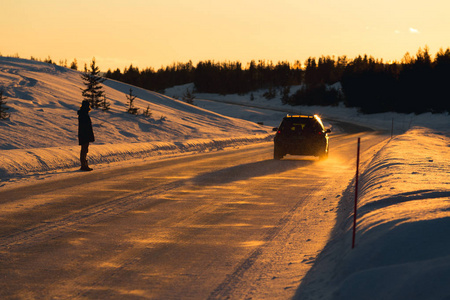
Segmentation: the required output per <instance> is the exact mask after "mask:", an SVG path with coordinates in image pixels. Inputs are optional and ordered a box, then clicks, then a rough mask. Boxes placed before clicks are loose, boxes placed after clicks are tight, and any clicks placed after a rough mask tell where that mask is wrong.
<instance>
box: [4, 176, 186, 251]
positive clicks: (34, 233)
mask: <svg viewBox="0 0 450 300" xmlns="http://www.w3.org/2000/svg"><path fill="white" fill-rule="evenodd" d="M185 181H186V180H178V181H175V182H171V183H168V184H164V185H161V186H157V187H156V188H155V187H151V188H149V189H151V191H149V190H146V191H139V192H136V193H133V194H131V195H129V194H128V195H125V196H122V197H119V198H115V199H113V200H109V201H104V202H101V203H98V204H95V205H92V206H89V207H87V208H85V209H82V210H80V211H76V212H74V213H71V214H69V215H64V216H63V217H60V218H57V219H53V220H51V221H43V222H42V223H44V224H40V225H37V226H34V227H31V228H27V229H25V230H23V231H20V232H17V233H13V234H9V235H6V236H3V237H2V239H1V242H0V252H1V251H2V250H5V249H8V250H9V251H10V250H14V249H16V248H23V247H31V246H33V245H36V244H38V243H41V242H44V241H46V240H49V239H54V238H56V237H59V236H63V235H65V234H67V233H70V232H73V231H75V230H77V229H79V228H81V227H83V226H88V225H92V224H95V223H98V222H100V221H103V220H105V219H107V218H110V217H113V216H117V215H120V214H123V213H126V212H128V211H130V210H133V209H136V208H139V207H142V206H145V205H147V206H149V205H150V206H156V205H159V204H161V203H164V202H167V200H163V199H156V200H155V199H154V198H152V196H155V195H158V194H162V193H165V192H167V191H169V190H172V189H175V188H177V187H180V186H182V185H183V184H184V183H185Z"/></svg>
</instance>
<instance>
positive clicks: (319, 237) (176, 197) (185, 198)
mask: <svg viewBox="0 0 450 300" xmlns="http://www.w3.org/2000/svg"><path fill="white" fill-rule="evenodd" d="M360 136H361V137H363V144H362V150H363V158H362V161H363V163H365V162H367V161H368V160H370V159H371V157H372V155H373V154H374V153H375V152H376V150H378V149H379V148H380V147H381V146H382V145H384V142H385V140H386V136H384V135H380V134H377V133H376V132H366V133H359V134H352V135H349V134H335V135H333V136H332V138H331V141H330V152H331V153H330V158H329V159H328V160H327V161H317V160H315V159H308V158H306V159H305V158H302V157H289V156H288V157H287V158H286V159H284V160H282V161H274V160H272V145H273V144H272V143H263V144H257V145H253V146H247V147H242V148H240V149H234V150H226V151H219V152H213V153H207V154H197V155H192V156H186V157H179V158H172V159H167V160H161V161H157V162H152V163H146V164H143V165H139V166H133V167H130V168H125V169H123V168H122V169H106V170H97V171H94V172H92V173H87V174H85V173H82V174H80V175H79V176H78V175H77V176H76V177H71V178H67V179H62V180H58V181H51V182H50V181H48V182H44V183H40V184H37V185H34V186H27V187H26V188H20V189H9V190H4V191H0V236H1V241H0V277H1V278H2V280H1V283H0V298H2V299H6V298H46V299H48V298H52V299H53V298H55V299H59V298H60V299H63V298H64V299H70V298H88V299H119V298H120V299H139V298H141V297H142V298H151V299H180V298H183V299H185V298H190V299H207V298H211V299H220V298H227V297H230V298H232V299H243V298H254V299H277V298H278V299H287V298H289V297H292V296H293V295H294V294H295V292H296V289H297V287H298V286H299V284H300V281H301V279H302V277H303V276H304V275H305V274H306V272H307V271H308V270H309V269H310V267H311V266H312V264H313V262H314V259H315V257H316V255H317V254H318V253H319V251H320V250H321V249H322V248H323V246H324V245H325V244H326V241H327V238H328V237H329V234H330V232H331V230H332V228H333V225H334V221H335V218H336V211H337V209H336V208H337V204H338V202H339V199H340V196H341V195H342V193H343V191H344V190H345V188H346V187H347V185H348V184H349V183H350V181H351V180H352V178H353V176H354V163H355V158H354V155H355V151H356V139H357V137H360Z"/></svg>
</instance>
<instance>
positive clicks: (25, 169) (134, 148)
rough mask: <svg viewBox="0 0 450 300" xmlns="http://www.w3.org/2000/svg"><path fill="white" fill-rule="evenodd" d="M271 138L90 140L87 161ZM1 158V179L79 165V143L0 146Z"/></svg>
mask: <svg viewBox="0 0 450 300" xmlns="http://www.w3.org/2000/svg"><path fill="white" fill-rule="evenodd" d="M272 138H273V137H272V135H269V134H266V135H252V136H246V137H231V138H218V139H215V140H211V139H192V140H187V141H180V142H173V141H168V142H151V143H120V144H106V145H95V144H93V145H91V146H90V149H89V163H91V164H101V163H111V162H118V161H126V160H132V159H144V158H148V157H155V156H162V155H170V154H172V155H173V154H181V153H186V152H191V153H198V152H209V151H215V150H221V149H223V148H227V147H238V146H240V145H245V144H249V143H257V142H264V141H269V140H271V139H272ZM0 161H1V162H2V163H1V165H0V178H2V179H3V180H8V179H10V178H12V177H17V176H23V175H28V174H32V173H42V172H50V171H55V170H63V169H70V168H78V167H79V164H80V147H79V146H62V147H49V148H31V149H12V150H3V151H0Z"/></svg>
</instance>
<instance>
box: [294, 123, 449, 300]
mask: <svg viewBox="0 0 450 300" xmlns="http://www.w3.org/2000/svg"><path fill="white" fill-rule="evenodd" d="M449 152H450V132H448V131H447V132H439V131H435V130H431V129H428V128H421V127H415V128H413V129H411V130H409V131H408V132H407V133H405V134H403V135H400V136H398V137H395V138H394V139H392V140H391V141H390V142H389V143H388V144H387V145H386V146H384V147H383V149H381V151H379V152H378V153H377V154H376V156H375V157H374V158H373V160H372V161H371V163H370V164H369V165H368V167H367V168H366V170H365V171H364V172H363V173H362V176H361V178H360V184H361V187H360V197H359V203H358V206H359V209H358V225H357V234H356V247H355V249H353V250H352V249H351V243H352V230H351V228H352V221H353V208H352V206H353V197H354V196H353V190H352V189H353V187H352V188H350V189H348V190H347V192H346V194H345V195H344V197H343V199H342V201H341V205H340V212H339V214H338V218H339V219H340V220H338V223H337V225H336V227H335V232H334V234H333V238H332V240H331V241H330V242H329V243H328V245H327V246H326V247H325V249H324V251H323V252H322V253H321V255H320V256H319V258H318V260H317V261H316V264H315V266H314V267H313V269H312V270H311V271H310V273H309V274H308V275H307V276H306V278H305V280H304V282H303V283H302V285H301V286H300V288H299V290H298V294H297V297H296V298H297V299H409V300H411V299H413V300H414V299H444V298H445V299H447V298H448V297H449V296H450V285H449V282H450V253H449V249H450V240H449V239H448V235H449V234H450V155H449Z"/></svg>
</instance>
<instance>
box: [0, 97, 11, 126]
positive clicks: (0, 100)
mask: <svg viewBox="0 0 450 300" xmlns="http://www.w3.org/2000/svg"><path fill="white" fill-rule="evenodd" d="M6 99H8V98H7V97H5V96H3V90H0V119H2V120H5V119H9V116H10V114H9V113H7V112H6V111H7V110H8V109H9V107H6V101H5V100H6Z"/></svg>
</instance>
